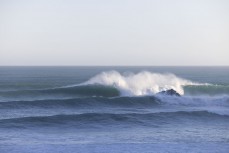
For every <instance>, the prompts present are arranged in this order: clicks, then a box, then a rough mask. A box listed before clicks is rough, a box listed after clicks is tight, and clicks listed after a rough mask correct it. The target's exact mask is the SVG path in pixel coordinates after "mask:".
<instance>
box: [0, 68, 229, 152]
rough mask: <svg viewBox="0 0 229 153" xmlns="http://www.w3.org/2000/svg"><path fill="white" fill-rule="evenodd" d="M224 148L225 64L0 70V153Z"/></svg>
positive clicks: (228, 102)
mask: <svg viewBox="0 0 229 153" xmlns="http://www.w3.org/2000/svg"><path fill="white" fill-rule="evenodd" d="M169 89H174V90H175V91H177V92H178V93H179V94H180V95H181V97H177V96H169V95H161V94H158V93H159V92H161V91H166V90H169ZM228 150H229V67H0V152H3V153H4V152H28V153H32V152H99V153H100V152H225V153H226V152H228Z"/></svg>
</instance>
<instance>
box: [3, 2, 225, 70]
mask: <svg viewBox="0 0 229 153" xmlns="http://www.w3.org/2000/svg"><path fill="white" fill-rule="evenodd" d="M0 65H182V66H185V65H229V1H228V0H0Z"/></svg>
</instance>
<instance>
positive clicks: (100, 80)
mask: <svg viewBox="0 0 229 153" xmlns="http://www.w3.org/2000/svg"><path fill="white" fill-rule="evenodd" d="M88 84H101V85H106V86H114V87H116V88H118V89H119V90H120V91H121V93H122V95H124V96H142V95H153V94H156V93H158V92H160V91H163V90H168V89H174V90H176V91H177V92H179V93H180V94H181V95H183V94H184V90H183V86H186V85H200V84H199V83H195V82H192V81H190V80H186V79H183V78H180V77H177V76H176V75H174V74H170V73H167V74H160V73H151V72H147V71H143V72H140V73H137V74H133V73H131V74H127V75H122V74H120V73H119V72H117V71H108V72H102V73H100V74H98V75H96V76H94V77H92V78H91V79H89V80H88V81H86V82H85V83H83V84H81V85H88Z"/></svg>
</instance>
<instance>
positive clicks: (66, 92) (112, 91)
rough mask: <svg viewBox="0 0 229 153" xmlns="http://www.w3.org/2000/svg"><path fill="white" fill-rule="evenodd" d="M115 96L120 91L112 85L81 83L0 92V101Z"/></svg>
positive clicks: (118, 94)
mask: <svg viewBox="0 0 229 153" xmlns="http://www.w3.org/2000/svg"><path fill="white" fill-rule="evenodd" d="M96 96H98V97H100V96H101V97H117V96H120V91H119V90H118V89H116V88H115V87H112V86H103V85H82V86H74V87H65V88H64V87H62V88H51V89H39V90H18V91H4V92H0V100H1V101H2V102H7V101H15V100H41V99H56V98H58V99H66V98H76V97H96Z"/></svg>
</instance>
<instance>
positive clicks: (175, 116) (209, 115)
mask: <svg viewBox="0 0 229 153" xmlns="http://www.w3.org/2000/svg"><path fill="white" fill-rule="evenodd" d="M203 118H205V119H210V120H214V119H217V120H219V119H223V120H224V119H226V120H227V121H229V115H222V114H218V113H215V112H209V111H177V112H157V113H145V114H137V113H126V114H110V113H85V114H72V115H64V114H62V115H54V116H36V117H22V118H11V119H2V120H0V123H1V124H0V128H7V127H11V128H13V127H16V128H25V127H28V126H33V127H34V126H35V127H41V126H47V127H48V126H57V125H58V126H65V125H66V126H67V125H69V124H70V125H71V126H72V127H75V128H76V127H83V128H85V127H87V128H95V127H104V126H106V127H107V126H112V125H117V126H119V125H122V126H123V125H126V124H128V125H132V126H133V125H136V126H152V125H154V126H159V125H160V124H161V123H164V124H165V123H166V124H167V123H169V122H174V121H177V122H179V121H182V120H181V119H184V121H189V120H187V119H193V120H195V121H198V120H200V121H201V122H202V120H203ZM66 123H68V124H66ZM120 123H121V124H120ZM182 123H183V121H182ZM89 125H90V126H89Z"/></svg>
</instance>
